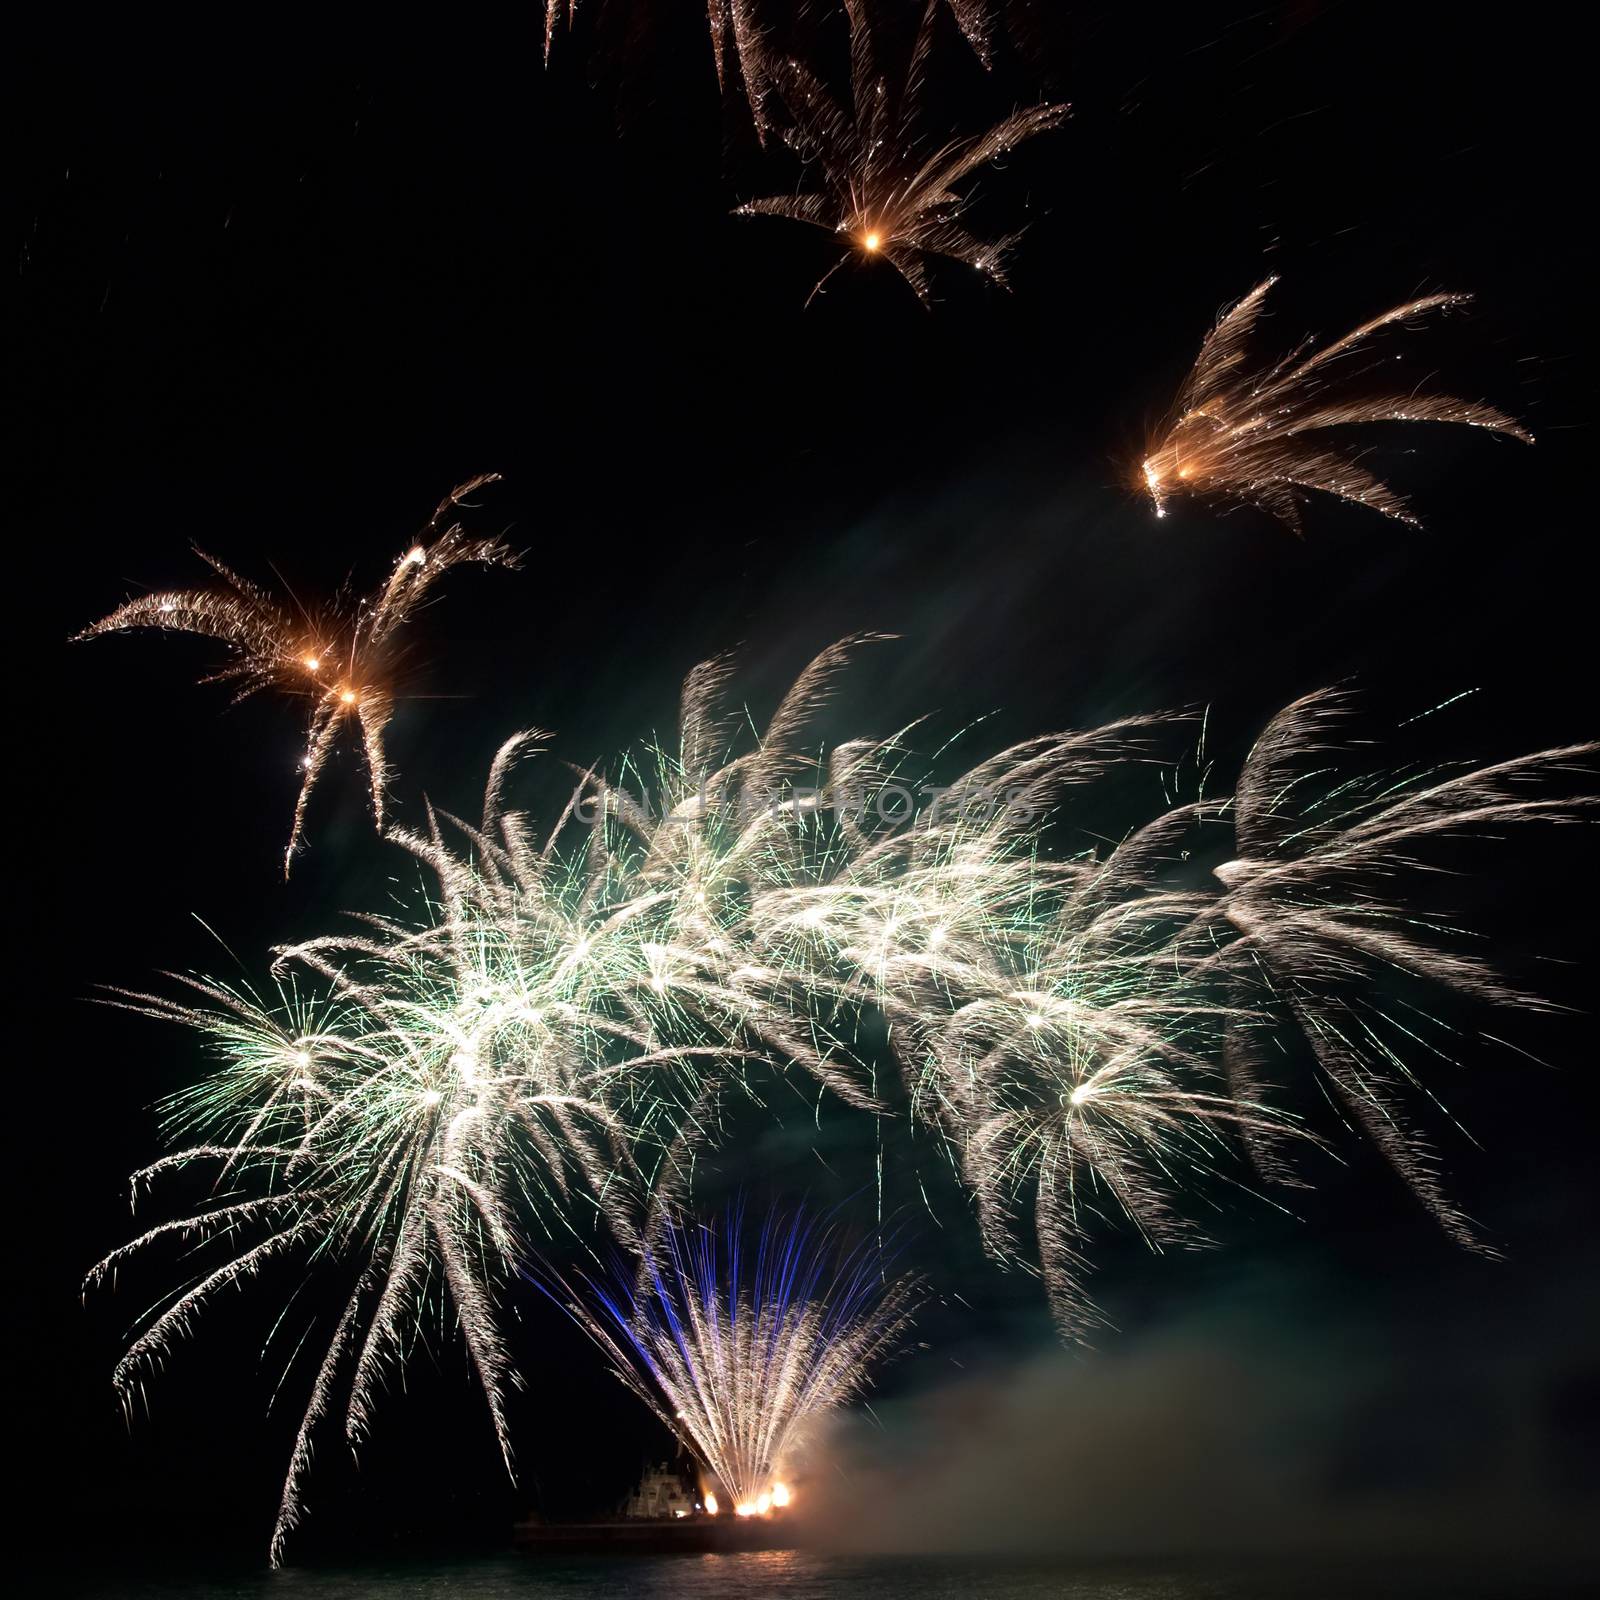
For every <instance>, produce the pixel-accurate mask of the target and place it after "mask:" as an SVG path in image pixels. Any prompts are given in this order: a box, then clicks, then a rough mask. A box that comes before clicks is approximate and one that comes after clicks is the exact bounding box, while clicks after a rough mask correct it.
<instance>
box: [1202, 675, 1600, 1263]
mask: <svg viewBox="0 0 1600 1600" xmlns="http://www.w3.org/2000/svg"><path fill="white" fill-rule="evenodd" d="M1349 711H1350V703H1349V697H1348V696H1347V695H1346V694H1344V693H1342V692H1340V691H1336V690H1323V691H1321V692H1319V693H1317V694H1312V695H1307V696H1306V697H1305V698H1304V699H1302V700H1298V701H1296V702H1295V703H1294V704H1293V705H1291V706H1288V707H1287V708H1285V709H1284V710H1283V711H1281V712H1280V713H1279V714H1278V715H1277V716H1276V717H1275V718H1274V719H1273V720H1272V722H1271V723H1270V724H1269V725H1268V726H1267V728H1266V729H1265V731H1264V732H1263V733H1262V735H1261V737H1260V738H1259V739H1258V740H1257V741H1256V743H1255V745H1254V747H1253V748H1252V749H1251V751H1250V754H1249V756H1248V758H1247V759H1246V761H1245V764H1244V767H1243V769H1242V771H1241V773H1240V777H1239V782H1238V785H1237V788H1236V792H1235V794H1234V797H1233V800H1232V801H1231V803H1230V805H1229V806H1228V808H1227V809H1228V810H1229V811H1230V812H1231V816H1232V821H1233V832H1234V841H1235V849H1236V854H1235V856H1234V858H1233V859H1232V860H1229V861H1227V862H1224V863H1223V864H1222V865H1220V866H1219V867H1218V868H1217V869H1216V878H1217V880H1218V881H1219V882H1220V883H1221V885H1222V886H1223V892H1222V895H1221V898H1220V899H1219V900H1218V902H1217V903H1216V906H1215V908H1214V910H1212V911H1207V912H1204V913H1203V914H1202V916H1203V919H1204V920H1206V921H1208V922H1209V923H1210V924H1211V927H1210V930H1209V936H1211V937H1214V938H1216V939H1217V940H1218V946H1219V947H1218V949H1217V950H1216V951H1215V953H1214V954H1212V955H1210V956H1208V957H1207V958H1206V959H1205V960H1204V961H1203V962H1202V963H1201V964H1200V966H1199V967H1198V968H1196V969H1195V976H1196V977H1199V978H1203V977H1207V976H1209V975H1211V974H1213V973H1216V972H1226V973H1229V974H1231V975H1233V976H1234V977H1235V978H1236V979H1237V980H1239V983H1240V987H1239V988H1238V989H1236V991H1235V992H1236V993H1240V994H1246V995H1249V996H1251V997H1252V998H1250V999H1249V1000H1248V1001H1246V1002H1245V1003H1246V1004H1247V1005H1249V1006H1251V1007H1258V1008H1262V1010H1258V1011H1257V1012H1256V1014H1255V1015H1254V1016H1253V1017H1251V1018H1244V1019H1241V1020H1240V1022H1239V1023H1238V1024H1237V1025H1236V1026H1235V1027H1234V1028H1233V1030H1232V1032H1231V1036H1230V1039H1229V1041H1228V1044H1229V1057H1228V1065H1229V1068H1230V1075H1231V1077H1232V1080H1233V1081H1232V1085H1231V1087H1232V1090H1233V1092H1234V1094H1235V1095H1241V1096H1254V1095H1256V1094H1258V1093H1260V1092H1261V1091H1260V1085H1259V1081H1258V1080H1259V1075H1260V1054H1261V1049H1262V1046H1263V1044H1264V1042H1265V1039H1266V1033H1265V1029H1264V1026H1263V1023H1264V1021H1266V1020H1268V1019H1266V1018H1264V1016H1263V1014H1262V1011H1264V1010H1268V1009H1270V1010H1272V1011H1286V1012H1287V1013H1288V1014H1289V1016H1290V1017H1291V1018H1292V1020H1293V1021H1294V1023H1295V1024H1296V1026H1297V1027H1298V1029H1299V1031H1300V1032H1301V1033H1303V1035H1304V1037H1305V1039H1306V1040H1307V1042H1308V1043H1309V1045H1310V1047H1311V1050H1312V1053H1313V1056H1314V1059H1315V1061H1316V1064H1317V1067H1318V1069H1319V1070H1320V1072H1321V1074H1322V1076H1323V1078H1324V1079H1325V1080H1326V1083H1327V1085H1328V1087H1329V1088H1330V1089H1331V1090H1332V1092H1333V1095H1334V1097H1335V1099H1336V1101H1337V1103H1338V1104H1339V1105H1340V1106H1341V1107H1342V1108H1344V1109H1345V1110H1346V1111H1347V1112H1348V1113H1349V1114H1350V1116H1351V1117H1352V1118H1353V1119H1354V1120H1355V1122H1356V1123H1357V1124H1358V1125H1359V1126H1360V1128H1361V1129H1362V1130H1363V1131H1364V1132H1365V1133H1366V1135H1367V1136H1368V1137H1369V1138H1370V1139H1372V1141H1373V1142H1374V1143H1375V1144H1376V1145H1377V1147H1378V1148H1379V1149H1380V1150H1381V1151H1382V1153H1383V1155H1384V1156H1385V1158H1386V1159H1387V1160H1388V1162H1389V1163H1390V1165H1391V1166H1393V1167H1394V1169H1395V1170H1396V1172H1397V1173H1398V1174H1399V1175H1400V1176H1401V1177H1402V1178H1403V1179H1404V1180H1405V1182H1406V1183H1407V1184H1408V1185H1409V1186H1410V1188H1411V1189H1412V1190H1413V1192H1415V1193H1416V1195H1417V1196H1418V1198H1419V1199H1421V1200H1422V1201H1423V1203H1424V1204H1425V1205H1427V1207H1428V1208H1429V1210H1430V1211H1432V1212H1433V1213H1434V1215H1435V1216H1436V1217H1437V1218H1438V1219H1439V1221H1440V1223H1441V1225H1442V1226H1443V1227H1444V1228H1445V1229H1446V1230H1447V1231H1448V1232H1449V1233H1450V1234H1451V1236H1452V1237H1453V1238H1455V1239H1457V1240H1458V1241H1459V1242H1460V1243H1462V1244H1465V1245H1469V1246H1472V1247H1474V1248H1481V1246H1480V1245H1479V1242H1478V1239H1477V1236H1476V1234H1475V1233H1474V1231H1473V1229H1472V1227H1471V1224H1470V1223H1469V1221H1468V1220H1467V1218H1465V1217H1464V1216H1463V1215H1462V1214H1461V1213H1460V1211H1459V1210H1457V1209H1456V1207H1455V1206H1454V1205H1453V1204H1452V1203H1451V1202H1450V1200H1449V1199H1448V1197H1447V1196H1446V1194H1445V1192H1444V1190H1443V1188H1442V1187H1441V1185H1440V1183H1439V1179H1438V1175H1437V1170H1436V1168H1437V1163H1436V1161H1435V1160H1434V1158H1433V1156H1432V1154H1431V1152H1430V1150H1429V1147H1428V1144H1427V1142H1426V1141H1425V1139H1424V1138H1423V1137H1422V1136H1421V1135H1420V1134H1419V1133H1418V1132H1417V1131H1415V1130H1414V1129H1412V1128H1410V1127H1408V1123H1407V1116H1406V1107H1405V1105H1404V1103H1403V1099H1402V1096H1403V1093H1404V1091H1405V1090H1407V1089H1411V1090H1423V1085H1422V1084H1421V1083H1420V1081H1419V1080H1418V1078H1417V1076H1416V1073H1415V1069H1414V1068H1413V1066H1412V1065H1411V1063H1410V1055H1408V1051H1409V1052H1410V1053H1411V1054H1415V1053H1416V1049H1417V1046H1418V1044H1419V1037H1418V1030H1419V1029H1422V1028H1424V1027H1425V1026H1426V1025H1427V1021H1428V1019H1427V1017H1426V1016H1425V1014H1423V1013H1421V1012H1419V1011H1417V1010H1416V1009H1415V1008H1414V1007H1406V1006H1403V1005H1401V1006H1395V1007H1393V1008H1392V1009H1391V1008H1388V1007H1386V1003H1385V1000H1384V994H1385V991H1386V990H1388V989H1390V988H1392V987H1393V982H1394V980H1395V979H1397V978H1414V979H1420V980H1423V981H1424V982H1425V983H1428V984H1432V985H1435V986H1438V987H1441V988H1444V989H1450V990H1456V991H1458V992H1461V993H1463V994H1466V995H1471V996H1476V997H1477V998H1479V999H1481V1000H1485V1001H1488V1002H1490V1003H1494V1004H1501V1005H1515V1006H1519V1007H1521V1008H1524V1009H1540V1008H1542V1007H1543V1004H1544V1003H1543V1002H1542V1001H1540V1000H1539V999H1538V997H1537V996H1535V995H1531V994H1527V993H1523V992H1522V991H1520V990H1518V989H1516V988H1514V987H1512V986H1511V985H1509V984H1508V983H1506V982H1505V981H1504V980H1503V979H1502V978H1501V977H1500V976H1499V975H1498V974H1497V972H1496V971H1495V969H1494V967H1493V965H1492V964H1491V963H1490V962H1488V961H1485V960H1483V959H1481V958H1480V957H1477V956H1472V955H1466V954H1463V953H1462V952H1461V951H1460V949H1459V948H1452V947H1451V946H1452V944H1454V945H1459V944H1460V934H1459V930H1457V929H1454V928H1451V927H1448V926H1446V925H1444V924H1441V923H1440V922H1439V921H1437V920H1436V919H1433V918H1430V917H1428V916H1426V915H1425V914H1424V913H1422V912H1421V911H1419V910H1418V909H1417V908H1416V907H1414V906H1411V905H1408V904H1406V903H1405V902H1404V901H1403V900H1401V899H1400V898H1399V896H1398V894H1397V889H1396V881H1397V879H1398V878H1399V877H1400V876H1401V874H1402V873H1403V872H1405V871H1407V870H1410V871H1412V872H1422V871H1425V870H1427V869H1428V868H1429V867H1430V866H1433V865H1435V863H1433V862H1430V860H1429V858H1428V851H1429V848H1430V846H1432V845H1435V844H1437V843H1438V842H1440V841H1441V840H1446V839H1448V840H1452V841H1456V842H1459V841H1462V840H1466V839H1471V838H1474V837H1479V838H1481V837H1484V836H1485V835H1493V834H1497V833H1498V832H1499V831H1500V830H1501V829H1503V828H1505V827H1506V826H1508V825H1510V824H1514V823H1525V822H1531V821H1547V822H1570V821H1575V820H1579V819H1580V818H1582V817H1583V816H1584V814H1585V813H1586V812H1588V811H1591V810H1592V809H1593V807H1594V805H1595V798H1594V796H1593V794H1592V792H1591V793H1587V794H1585V793H1581V792H1580V793H1578V794H1572V793H1570V792H1567V793H1554V792H1552V785H1553V784H1554V783H1556V782H1558V781H1559V780H1561V779H1563V778H1570V777H1572V776H1575V775H1581V776H1584V777H1586V778H1588V779H1589V780H1591V788H1592V779H1593V776H1594V768H1593V764H1592V763H1593V758H1594V757H1595V755H1596V754H1597V753H1600V745H1594V744H1587V745H1569V746H1565V747H1562V748H1558V749H1553V750H1541V751H1538V752H1535V753H1534V754H1532V755H1527V756H1519V757H1516V758H1515V759H1512V760H1509V761H1500V762H1495V763H1493V764H1492V765H1489V766H1483V767H1472V768H1466V769H1461V768H1455V769H1427V770H1422V771H1417V772H1409V773H1397V772H1394V771H1388V770H1379V771H1376V772H1370V771H1369V772H1362V773H1357V774H1353V775H1351V776H1347V777H1344V778H1342V779H1338V778H1336V777H1335V776H1334V774H1336V773H1337V768H1332V769H1330V762H1331V761H1332V760H1334V759H1336V757H1337V754H1338V753H1339V751H1340V745H1339V744H1338V743H1337V742H1336V741H1335V739H1334V735H1335V733H1336V731H1337V729H1338V727H1339V725H1340V724H1341V722H1342V721H1343V720H1344V719H1345V718H1346V717H1347V716H1348V714H1349ZM1219 918H1220V919H1221V921H1222V922H1223V923H1224V924H1225V925H1226V926H1225V927H1224V928H1222V929H1221V930H1218V929H1217V928H1216V926H1215V924H1216V920H1217V919H1219ZM1423 1092H1424V1093H1426V1091H1425V1090H1423ZM1430 1098H1431V1096H1430Z"/></svg>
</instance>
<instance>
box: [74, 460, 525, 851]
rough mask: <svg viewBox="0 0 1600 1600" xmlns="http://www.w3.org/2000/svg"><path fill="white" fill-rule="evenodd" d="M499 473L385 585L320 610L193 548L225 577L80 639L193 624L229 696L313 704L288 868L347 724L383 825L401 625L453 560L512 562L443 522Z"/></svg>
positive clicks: (148, 602) (452, 504)
mask: <svg viewBox="0 0 1600 1600" xmlns="http://www.w3.org/2000/svg"><path fill="white" fill-rule="evenodd" d="M498 481H499V474H498V473H488V474H485V475H484V476H482V477H478V478H473V479H471V480H470V481H469V482H467V483H464V484H462V485H460V486H459V487H458V488H456V489H453V490H451V492H450V494H449V495H448V496H446V498H445V499H444V500H443V501H441V502H440V504H439V507H438V509H437V510H436V511H435V512H434V514H433V516H432V517H431V518H430V519H429V521H428V524H427V526H426V527H425V528H424V529H423V531H422V533H421V534H420V535H419V536H418V538H417V541H416V542H415V543H413V544H412V545H411V546H410V548H408V549H407V550H406V551H405V553H404V554H403V555H401V556H400V558H399V559H398V560H397V561H396V562H395V565H394V570H393V571H392V572H391V573H390V574H389V577H388V579H387V581H386V582H385V583H384V585H383V587H382V588H381V589H379V590H378V591H377V592H376V593H374V594H371V595H366V596H363V597H362V598H360V599H359V600H356V601H354V602H351V601H348V600H340V601H338V602H336V603H333V604H329V605H327V606H325V607H322V608H320V609H319V610H316V611H307V610H306V609H305V608H304V607H302V606H301V605H300V604H299V602H298V601H294V600H293V599H291V600H290V601H289V602H288V603H285V602H284V601H281V600H279V599H277V598H276V597H275V596H273V595H271V594H269V593H268V592H267V591H266V590H264V589H262V588H260V587H258V586H257V585H256V584H253V583H251V582H250V581H249V580H248V579H245V578H242V577H240V576H239V574H238V573H236V572H234V571H232V570H231V569H230V568H228V567H226V566H224V565H223V564H222V563H221V562H220V561H218V560H217V559H216V558H215V557H213V556H209V555H206V554H205V552H204V551H198V552H197V553H198V554H199V555H200V557H201V559H202V560H203V561H205V562H206V563H207V564H208V565H209V566H210V567H211V568H212V569H213V570H214V571H215V572H216V574H217V575H218V577H220V578H221V579H222V585H221V587H220V588H217V589H183V590H171V591H168V592H165V593H160V594H150V595H144V596H142V597H141V598H140V599H137V600H130V601H128V603H127V604H126V605H123V606H119V607H118V608H117V609H116V610H115V611H113V612H112V613H111V614H110V615H109V616H106V617H102V618H101V619H100V621H98V622H96V623H94V624H92V625H91V626H90V627H88V628H85V629H84V630H83V632H81V633H79V634H78V635H76V638H78V639H93V638H97V637H99V636H100V635H101V634H107V633H125V632H127V631H128V630H130V629H133V628H160V629H163V630H165V631H168V632H174V633H192V634H197V635H199V636H201V637H203V638H207V639H215V640H218V641H219V642H220V643H222V644H224V645H226V646H227V648H228V651H229V654H230V657H231V659H230V661H229V662H228V664H227V665H225V666H223V667H221V668H219V669H218V670H217V671H215V672H213V673H210V674H209V675H208V676H207V677H206V678H204V679H202V680H201V681H202V682H207V683H215V682H223V683H233V684H236V685H237V686H238V695H237V698H239V699H243V698H244V697H245V696H246V695H250V694H254V693H255V692H256V691H258V690H262V689H270V690H273V691H275V692H277V693H279V694H285V695H292V696H294V697H295V698H297V699H301V700H309V701H310V703H311V716H310V723H309V726H308V728H307V731H306V750H305V754H304V756H303V757H302V758H301V763H300V765H301V782H300V792H299V795H298V796H297V797H296V800H295V807H294V821H293V824H292V826H291V827H290V830H289V844H288V848H287V850H286V851H285V853H284V873H285V875H287V874H288V871H289V868H290V865H291V864H292V862H293V859H294V853H295V850H296V848H297V847H298V845H299V843H300V838H301V833H302V830H303V828H304V825H305V816H306V807H307V804H308V803H309V801H310V798H311V791H312V790H313V789H314V788H315V787H316V784H317V780H318V779H319V778H320V777H321V776H322V772H323V769H324V767H325V766H326V765H327V762H328V758H329V757H330V756H331V755H332V754H333V752H334V750H335V748H336V747H337V746H338V744H339V742H340V741H341V740H342V739H344V738H345V737H347V736H348V735H349V734H351V733H352V732H353V733H354V736H355V738H356V739H357V741H358V742H359V744H360V747H361V753H362V758H363V760H364V762H365V764H366V769H367V780H368V787H369V789H370V792H371V798H372V811H373V816H374V817H375V819H376V821H377V824H378V827H379V829H380V830H381V829H382V828H383V825H384V811H385V795H386V791H387V789H388V784H389V766H388V761H387V758H386V756H385V754H384V745H383V735H384V730H385V728H386V727H387V726H388V723H389V719H390V717H392V716H393V714H394V707H395V700H396V698H397V696H398V694H399V672H400V668H401V666H402V662H403V649H404V644H405V635H406V631H407V625H408V624H409V623H410V621H411V619H412V618H413V617H414V616H415V614H416V612H417V611H418V609H419V608H420V607H421V606H422V605H423V604H424V603H425V602H426V601H427V600H428V599H429V598H430V596H431V595H432V593H433V590H434V588H435V586H436V585H437V584H438V582H439V580H440V579H441V578H442V577H443V576H444V575H445V573H446V572H448V571H449V570H450V569H451V568H452V567H458V566H462V565H465V564H468V563H475V564H478V565H481V566H492V567H515V566H516V565H517V558H516V557H515V556H514V555H513V554H512V553H511V551H510V550H509V548H508V547H507V546H506V545H505V544H504V543H502V542H501V541H500V540H498V539H470V538H468V537H467V536H466V534H465V532H464V531H463V530H462V527H461V525H460V524H459V523H458V522H450V523H449V524H448V526H443V524H445V522H446V519H447V518H449V517H450V516H451V515H452V514H453V513H454V511H455V510H456V508H457V507H458V506H460V505H461V504H462V503H463V502H464V501H465V499H466V497H467V496H468V495H470V494H472V493H473V492H474V491H475V490H477V489H480V488H482V487H483V486H484V485H485V484H490V483H495V482H498Z"/></svg>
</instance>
